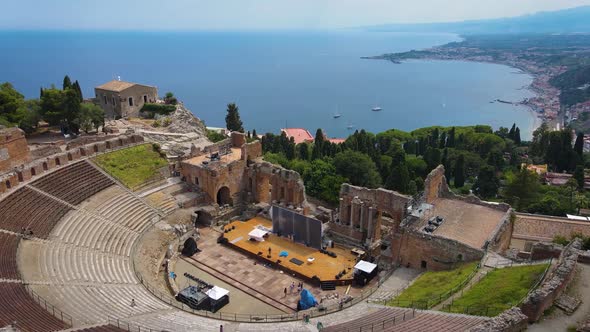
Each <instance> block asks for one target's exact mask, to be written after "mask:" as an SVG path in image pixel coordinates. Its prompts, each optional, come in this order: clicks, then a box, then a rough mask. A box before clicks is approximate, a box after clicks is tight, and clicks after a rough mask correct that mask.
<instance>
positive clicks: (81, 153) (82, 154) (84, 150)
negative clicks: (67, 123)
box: [80, 148, 86, 157]
mask: <svg viewBox="0 0 590 332" xmlns="http://www.w3.org/2000/svg"><path fill="white" fill-rule="evenodd" d="M80 155H81V156H82V157H86V149H84V148H82V149H80Z"/></svg>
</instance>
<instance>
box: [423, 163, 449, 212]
mask: <svg viewBox="0 0 590 332" xmlns="http://www.w3.org/2000/svg"><path fill="white" fill-rule="evenodd" d="M446 192H449V187H448V186H447V179H446V177H445V168H444V166H443V165H438V167H437V168H435V169H433V170H432V171H431V172H430V173H428V176H427V177H426V180H424V201H425V202H426V203H428V204H431V203H432V202H434V201H435V200H436V199H437V198H439V197H441V196H442V195H443V193H446Z"/></svg>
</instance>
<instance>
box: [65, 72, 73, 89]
mask: <svg viewBox="0 0 590 332" xmlns="http://www.w3.org/2000/svg"><path fill="white" fill-rule="evenodd" d="M71 87H72V80H70V77H69V76H68V75H66V76H65V77H64V82H63V90H67V89H69V88H71Z"/></svg>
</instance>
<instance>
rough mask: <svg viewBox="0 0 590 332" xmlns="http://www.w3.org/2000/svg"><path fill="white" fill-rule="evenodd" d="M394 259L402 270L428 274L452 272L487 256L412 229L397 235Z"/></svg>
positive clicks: (465, 246)
mask: <svg viewBox="0 0 590 332" xmlns="http://www.w3.org/2000/svg"><path fill="white" fill-rule="evenodd" d="M391 249H392V250H393V258H394V261H396V262H397V263H398V264H400V265H401V266H409V267H412V268H421V267H423V263H422V262H426V268H427V269H428V270H434V271H439V270H448V269H451V268H453V267H455V266H456V264H457V263H461V262H471V261H476V260H480V259H481V258H482V257H483V255H484V252H483V250H481V249H476V248H472V247H470V246H467V245H465V244H463V243H460V242H458V241H455V240H450V239H447V238H443V237H439V236H436V235H434V234H426V233H423V232H420V231H418V230H414V229H412V228H403V229H401V230H400V232H398V233H396V234H394V236H393V241H392V248H391Z"/></svg>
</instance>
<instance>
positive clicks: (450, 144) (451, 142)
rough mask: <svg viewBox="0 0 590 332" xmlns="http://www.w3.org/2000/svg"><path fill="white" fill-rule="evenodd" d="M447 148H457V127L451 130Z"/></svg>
mask: <svg viewBox="0 0 590 332" xmlns="http://www.w3.org/2000/svg"><path fill="white" fill-rule="evenodd" d="M447 146H448V147H449V148H454V147H455V127H453V128H451V130H450V131H449V138H448V139H447Z"/></svg>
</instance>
